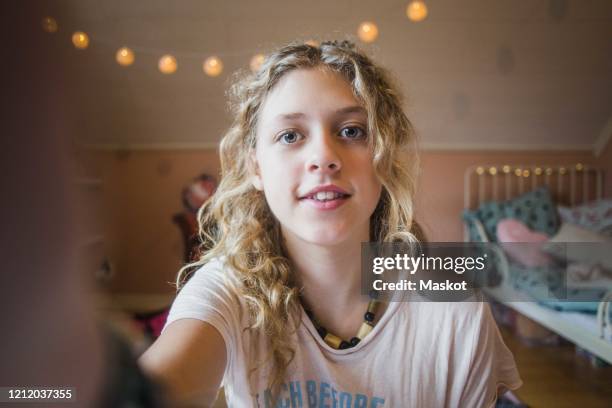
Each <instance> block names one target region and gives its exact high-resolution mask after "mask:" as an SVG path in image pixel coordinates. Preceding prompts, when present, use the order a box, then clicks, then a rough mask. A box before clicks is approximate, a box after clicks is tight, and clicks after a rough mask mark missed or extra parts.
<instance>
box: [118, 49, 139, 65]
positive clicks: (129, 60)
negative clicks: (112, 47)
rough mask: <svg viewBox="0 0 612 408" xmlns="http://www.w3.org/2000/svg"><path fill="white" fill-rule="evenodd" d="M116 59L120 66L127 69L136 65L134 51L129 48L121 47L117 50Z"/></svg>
mask: <svg viewBox="0 0 612 408" xmlns="http://www.w3.org/2000/svg"><path fill="white" fill-rule="evenodd" d="M115 59H116V60H117V63H118V64H119V65H122V66H124V67H127V66H128V65H132V64H133V63H134V59H135V57H134V51H132V50H131V49H129V48H128V47H121V48H119V49H118V50H117V54H116V55H115Z"/></svg>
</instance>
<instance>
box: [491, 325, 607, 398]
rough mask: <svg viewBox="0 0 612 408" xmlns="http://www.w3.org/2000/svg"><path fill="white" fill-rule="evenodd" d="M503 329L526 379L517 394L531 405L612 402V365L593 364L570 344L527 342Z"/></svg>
mask: <svg viewBox="0 0 612 408" xmlns="http://www.w3.org/2000/svg"><path fill="white" fill-rule="evenodd" d="M500 331H501V332H502V335H503V337H504V341H505V342H506V345H507V346H508V348H509V349H510V350H512V353H514V358H515V360H516V363H517V365H518V369H519V372H520V373H521V378H522V379H523V383H524V384H523V386H522V387H521V388H520V389H518V390H517V391H515V394H516V395H517V396H518V397H519V398H521V399H522V400H523V401H524V402H525V403H526V404H528V405H529V407H531V408H547V407H555V408H563V407H568V408H569V407H572V408H575V407H585V408H586V407H589V408H592V407H593V408H594V407H610V406H612V405H611V401H612V366H608V367H592V366H591V364H590V362H589V361H588V359H587V358H585V357H582V356H580V355H577V354H576V352H575V348H574V346H573V345H571V344H563V345H555V346H527V345H525V344H523V343H522V342H521V341H520V340H519V338H518V337H517V336H516V335H514V334H513V333H512V332H510V331H509V330H508V329H506V328H504V327H500Z"/></svg>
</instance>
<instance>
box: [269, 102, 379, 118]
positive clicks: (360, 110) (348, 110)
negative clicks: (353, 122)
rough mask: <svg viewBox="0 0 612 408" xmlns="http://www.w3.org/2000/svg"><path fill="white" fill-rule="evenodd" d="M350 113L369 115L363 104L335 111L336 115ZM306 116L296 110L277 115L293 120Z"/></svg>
mask: <svg viewBox="0 0 612 408" xmlns="http://www.w3.org/2000/svg"><path fill="white" fill-rule="evenodd" d="M348 113H359V114H362V115H365V116H368V113H367V111H366V110H365V108H364V107H363V106H359V105H353V106H346V107H344V108H340V109H338V110H336V111H335V112H334V114H335V115H342V114H348ZM304 117H306V115H305V114H304V113H302V112H294V113H282V114H280V115H278V116H277V117H276V119H278V120H291V119H301V118H304Z"/></svg>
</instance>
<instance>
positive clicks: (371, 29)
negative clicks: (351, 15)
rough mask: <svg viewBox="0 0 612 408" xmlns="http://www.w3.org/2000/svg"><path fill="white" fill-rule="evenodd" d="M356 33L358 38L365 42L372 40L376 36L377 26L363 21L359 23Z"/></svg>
mask: <svg viewBox="0 0 612 408" xmlns="http://www.w3.org/2000/svg"><path fill="white" fill-rule="evenodd" d="M357 35H358V36H359V39H360V40H361V41H363V42H365V43H371V42H374V41H375V40H376V37H378V27H376V24H374V23H371V22H369V21H365V22H363V23H361V24H359V28H358V29H357Z"/></svg>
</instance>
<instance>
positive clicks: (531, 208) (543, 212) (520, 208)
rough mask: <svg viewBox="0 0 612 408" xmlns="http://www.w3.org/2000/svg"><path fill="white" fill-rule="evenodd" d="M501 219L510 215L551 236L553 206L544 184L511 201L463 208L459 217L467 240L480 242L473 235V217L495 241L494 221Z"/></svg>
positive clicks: (554, 221)
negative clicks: (475, 207) (466, 229)
mask: <svg viewBox="0 0 612 408" xmlns="http://www.w3.org/2000/svg"><path fill="white" fill-rule="evenodd" d="M504 218H514V219H517V220H519V221H521V222H522V223H523V224H525V225H526V226H527V227H528V228H530V229H532V230H534V231H539V232H542V233H544V234H546V235H548V236H552V235H554V234H555V233H556V232H557V229H558V228H559V220H558V218H557V213H556V208H555V206H554V204H553V201H552V198H551V196H550V192H549V191H548V188H547V187H540V188H538V189H536V190H533V191H530V192H528V193H525V194H523V195H521V196H519V197H516V198H514V199H512V200H508V201H503V202H497V201H487V202H484V203H482V204H480V206H479V207H478V209H476V210H464V211H463V219H464V220H465V221H466V222H467V224H468V230H469V232H470V240H476V241H480V239H478V237H477V236H476V235H475V227H474V226H473V224H474V222H473V220H474V219H478V220H480V222H482V225H483V226H484V228H485V232H486V233H487V236H488V238H489V240H491V241H495V242H497V241H498V239H497V224H498V223H499V221H501V220H502V219H504Z"/></svg>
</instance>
